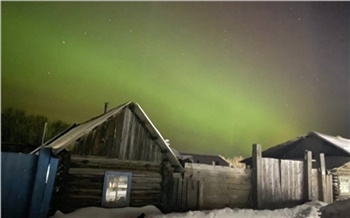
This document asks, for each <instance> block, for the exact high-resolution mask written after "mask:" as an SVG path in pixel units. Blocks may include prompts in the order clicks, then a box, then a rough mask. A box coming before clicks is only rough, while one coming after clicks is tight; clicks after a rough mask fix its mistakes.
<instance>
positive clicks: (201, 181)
mask: <svg viewBox="0 0 350 218" xmlns="http://www.w3.org/2000/svg"><path fill="white" fill-rule="evenodd" d="M175 196H176V197H175ZM173 197H174V199H175V200H174V202H175V205H176V207H175V208H176V209H175V211H188V210H198V209H199V210H210V209H217V208H224V207H232V208H234V207H240V208H249V207H251V204H252V199H251V170H249V169H242V168H230V167H223V166H212V165H206V164H197V163H186V164H185V174H184V177H183V178H181V177H177V178H174V194H173Z"/></svg>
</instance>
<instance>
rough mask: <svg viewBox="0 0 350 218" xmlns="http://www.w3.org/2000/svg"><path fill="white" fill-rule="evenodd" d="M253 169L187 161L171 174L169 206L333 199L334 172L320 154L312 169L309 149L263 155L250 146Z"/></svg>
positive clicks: (262, 205) (263, 205)
mask: <svg viewBox="0 0 350 218" xmlns="http://www.w3.org/2000/svg"><path fill="white" fill-rule="evenodd" d="M252 153H253V158H252V168H251V169H242V168H230V167H223V166H212V165H206V164H197V163H186V164H185V173H184V174H183V175H181V174H179V175H176V176H175V177H174V179H173V193H172V200H171V202H172V203H171V204H172V205H173V211H177V212H180V211H181V212H184V211H188V210H210V209H220V208H224V207H230V208H255V209H277V208H284V207H292V206H296V205H299V204H302V203H304V202H307V201H311V200H320V201H324V202H327V203H331V202H332V201H333V187H332V175H331V174H330V173H329V172H326V170H325V157H324V155H323V154H321V155H320V156H319V158H317V160H316V164H314V166H315V167H316V166H317V168H312V166H313V165H312V161H313V160H312V153H311V152H310V151H306V153H305V160H283V159H274V158H266V157H262V154H261V146H260V145H253V152H252Z"/></svg>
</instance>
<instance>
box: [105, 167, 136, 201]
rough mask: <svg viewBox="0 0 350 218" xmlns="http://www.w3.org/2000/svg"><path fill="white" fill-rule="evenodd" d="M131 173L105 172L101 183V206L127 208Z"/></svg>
mask: <svg viewBox="0 0 350 218" xmlns="http://www.w3.org/2000/svg"><path fill="white" fill-rule="evenodd" d="M131 178H132V174H131V173H124V172H113V171H106V173H105V177H104V183H103V194H102V206H104V207H125V206H129V199H130V187H131Z"/></svg>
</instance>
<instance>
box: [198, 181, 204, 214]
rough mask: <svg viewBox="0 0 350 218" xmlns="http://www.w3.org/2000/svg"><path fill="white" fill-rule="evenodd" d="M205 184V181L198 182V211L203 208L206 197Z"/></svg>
mask: <svg viewBox="0 0 350 218" xmlns="http://www.w3.org/2000/svg"><path fill="white" fill-rule="evenodd" d="M203 190H204V183H203V181H198V201H197V202H198V210H202V208H203V196H204V191H203Z"/></svg>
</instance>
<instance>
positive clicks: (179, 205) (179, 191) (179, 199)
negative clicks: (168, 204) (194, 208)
mask: <svg viewBox="0 0 350 218" xmlns="http://www.w3.org/2000/svg"><path fill="white" fill-rule="evenodd" d="M182 184H183V179H182V178H179V183H178V186H177V203H176V205H177V206H176V208H178V210H182V193H183V192H182V189H183V188H182Z"/></svg>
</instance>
